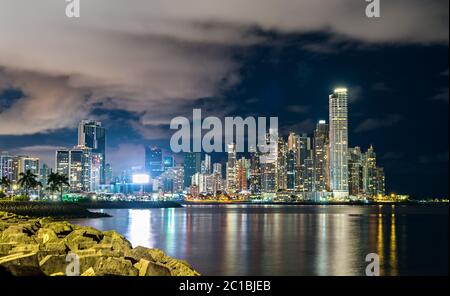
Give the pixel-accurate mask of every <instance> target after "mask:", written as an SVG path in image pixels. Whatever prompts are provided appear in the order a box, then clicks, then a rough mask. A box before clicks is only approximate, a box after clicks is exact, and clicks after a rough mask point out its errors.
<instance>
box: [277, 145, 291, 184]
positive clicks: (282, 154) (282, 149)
mask: <svg viewBox="0 0 450 296" xmlns="http://www.w3.org/2000/svg"><path fill="white" fill-rule="evenodd" d="M277 150H278V151H277V152H278V155H277V190H286V189H287V172H286V156H287V151H288V146H287V144H286V143H285V141H284V139H283V137H278V147H277Z"/></svg>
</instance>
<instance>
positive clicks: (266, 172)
mask: <svg viewBox="0 0 450 296" xmlns="http://www.w3.org/2000/svg"><path fill="white" fill-rule="evenodd" d="M262 148H263V149H262V151H263V152H261V153H260V165H261V191H262V192H266V193H273V192H276V191H277V158H278V134H277V133H275V131H274V130H269V133H267V135H266V142H265V145H264V147H262Z"/></svg>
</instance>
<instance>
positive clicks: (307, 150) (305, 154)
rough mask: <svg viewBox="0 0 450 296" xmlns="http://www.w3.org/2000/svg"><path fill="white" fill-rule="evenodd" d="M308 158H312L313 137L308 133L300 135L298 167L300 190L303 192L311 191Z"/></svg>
mask: <svg viewBox="0 0 450 296" xmlns="http://www.w3.org/2000/svg"><path fill="white" fill-rule="evenodd" d="M307 159H312V151H311V138H310V137H308V135H307V134H302V135H300V136H299V137H298V151H297V168H298V176H297V178H298V190H299V191H303V192H308V191H311V190H312V189H311V186H312V182H311V180H308V176H309V175H308V174H310V171H308V167H307V162H306V160H307Z"/></svg>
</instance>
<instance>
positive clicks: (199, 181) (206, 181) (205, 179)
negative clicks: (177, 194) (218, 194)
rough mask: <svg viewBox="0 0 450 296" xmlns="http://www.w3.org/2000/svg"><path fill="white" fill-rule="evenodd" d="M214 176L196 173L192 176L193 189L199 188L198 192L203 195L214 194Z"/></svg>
mask: <svg viewBox="0 0 450 296" xmlns="http://www.w3.org/2000/svg"><path fill="white" fill-rule="evenodd" d="M211 176H212V175H206V174H202V173H195V174H194V175H193V176H192V181H191V182H192V187H194V186H195V187H197V188H198V192H199V193H201V194H208V193H212V186H213V185H212V184H213V183H212V177H211Z"/></svg>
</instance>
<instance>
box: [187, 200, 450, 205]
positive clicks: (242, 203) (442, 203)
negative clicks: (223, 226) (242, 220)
mask: <svg viewBox="0 0 450 296" xmlns="http://www.w3.org/2000/svg"><path fill="white" fill-rule="evenodd" d="M180 204H182V205H183V206H185V205H188V206H191V205H202V206H209V205H211V206H214V205H217V206H221V205H224V206H227V205H255V206H258V205H262V206H266V205H268V206H379V205H382V206H384V205H385V206H392V205H399V206H404V205H413V206H430V205H439V206H443V205H444V206H445V205H447V206H448V205H449V203H447V202H415V201H407V202H359V201H354V202H326V203H320V202H248V201H237V202H214V201H205V202H202V201H198V202H197V201H182V202H180Z"/></svg>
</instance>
